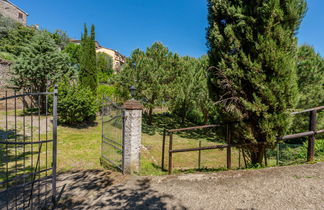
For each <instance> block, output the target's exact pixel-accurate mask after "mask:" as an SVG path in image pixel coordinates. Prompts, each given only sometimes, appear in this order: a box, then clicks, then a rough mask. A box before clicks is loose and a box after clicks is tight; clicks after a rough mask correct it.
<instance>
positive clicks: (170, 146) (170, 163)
mask: <svg viewBox="0 0 324 210" xmlns="http://www.w3.org/2000/svg"><path fill="white" fill-rule="evenodd" d="M172 143H173V134H172V133H170V142H169V175H171V174H172V167H173V161H172V152H171V150H172Z"/></svg>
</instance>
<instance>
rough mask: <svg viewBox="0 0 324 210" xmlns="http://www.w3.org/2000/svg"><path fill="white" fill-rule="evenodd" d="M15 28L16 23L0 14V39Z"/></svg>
mask: <svg viewBox="0 0 324 210" xmlns="http://www.w3.org/2000/svg"><path fill="white" fill-rule="evenodd" d="M16 27H17V22H16V21H14V20H12V19H11V18H7V17H4V16H2V14H0V39H2V38H3V37H6V36H7V35H8V32H9V31H10V30H12V29H15V28H16Z"/></svg>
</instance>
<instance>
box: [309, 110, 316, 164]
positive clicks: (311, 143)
mask: <svg viewBox="0 0 324 210" xmlns="http://www.w3.org/2000/svg"><path fill="white" fill-rule="evenodd" d="M316 114H317V113H316V110H313V111H311V112H310V116H309V118H310V119H309V130H310V131H314V134H313V135H311V136H310V137H308V151H307V161H308V162H311V161H314V146H315V145H314V144H315V131H316Z"/></svg>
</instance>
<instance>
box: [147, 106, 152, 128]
mask: <svg viewBox="0 0 324 210" xmlns="http://www.w3.org/2000/svg"><path fill="white" fill-rule="evenodd" d="M148 118H149V120H148V124H149V125H152V122H153V108H152V107H150V108H149V113H148Z"/></svg>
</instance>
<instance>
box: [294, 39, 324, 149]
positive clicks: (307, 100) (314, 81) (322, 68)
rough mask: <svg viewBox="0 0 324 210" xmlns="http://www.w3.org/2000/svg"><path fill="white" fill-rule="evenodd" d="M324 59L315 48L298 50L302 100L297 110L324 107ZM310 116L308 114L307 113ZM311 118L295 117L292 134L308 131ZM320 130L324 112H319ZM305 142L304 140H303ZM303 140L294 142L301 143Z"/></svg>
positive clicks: (299, 86) (298, 74) (323, 123)
mask: <svg viewBox="0 0 324 210" xmlns="http://www.w3.org/2000/svg"><path fill="white" fill-rule="evenodd" d="M323 75H324V59H323V58H322V57H321V56H320V55H319V54H318V53H316V52H315V50H314V48H313V47H311V46H308V45H303V46H301V47H300V48H299V49H298V57H297V76H298V88H299V91H300V100H299V103H298V106H297V108H298V109H300V110H304V109H309V108H313V107H317V106H323V105H324V76H323ZM307 114H308V113H307ZM308 127H309V117H308V115H307V116H303V115H301V114H298V115H296V116H295V119H294V123H293V126H292V129H291V133H299V132H304V131H306V130H308ZM317 127H318V128H319V129H321V128H324V112H323V111H322V112H319V116H318V125H317ZM301 140H303V139H301ZM301 140H294V141H293V142H294V143H300V141H301Z"/></svg>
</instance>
